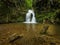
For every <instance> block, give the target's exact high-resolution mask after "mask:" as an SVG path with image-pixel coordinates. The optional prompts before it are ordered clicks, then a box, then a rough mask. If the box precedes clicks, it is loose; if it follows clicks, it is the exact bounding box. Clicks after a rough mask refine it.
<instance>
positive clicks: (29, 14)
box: [24, 10, 36, 23]
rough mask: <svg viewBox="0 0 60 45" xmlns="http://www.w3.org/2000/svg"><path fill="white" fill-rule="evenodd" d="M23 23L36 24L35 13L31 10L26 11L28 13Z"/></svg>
mask: <svg viewBox="0 0 60 45" xmlns="http://www.w3.org/2000/svg"><path fill="white" fill-rule="evenodd" d="M31 14H32V19H31ZM24 23H36V19H35V13H34V11H33V10H28V13H27V14H26V21H25V22H24Z"/></svg>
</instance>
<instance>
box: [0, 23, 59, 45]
mask: <svg viewBox="0 0 60 45" xmlns="http://www.w3.org/2000/svg"><path fill="white" fill-rule="evenodd" d="M29 26H30V27H29ZM29 26H28V24H27V25H26V24H14V23H13V24H1V25H0V45H60V38H59V39H58V38H56V37H58V36H59V35H55V36H54V35H48V34H40V30H41V29H42V26H41V25H40V26H39V24H36V26H35V25H34V26H35V27H34V26H33V28H32V26H31V25H29Z"/></svg>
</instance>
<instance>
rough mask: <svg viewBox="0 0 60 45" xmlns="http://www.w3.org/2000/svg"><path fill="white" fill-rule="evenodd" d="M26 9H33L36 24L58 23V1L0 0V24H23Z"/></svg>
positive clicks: (59, 18)
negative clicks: (46, 21) (44, 22)
mask: <svg viewBox="0 0 60 45" xmlns="http://www.w3.org/2000/svg"><path fill="white" fill-rule="evenodd" d="M28 9H34V11H35V13H36V19H37V22H43V21H44V20H49V22H53V23H55V22H59V21H60V16H59V15H60V0H38V1H37V0H0V23H11V22H23V21H25V15H26V12H27V11H28Z"/></svg>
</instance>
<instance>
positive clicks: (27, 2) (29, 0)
mask: <svg viewBox="0 0 60 45" xmlns="http://www.w3.org/2000/svg"><path fill="white" fill-rule="evenodd" d="M25 2H26V7H27V8H28V9H29V8H32V0H25Z"/></svg>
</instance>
